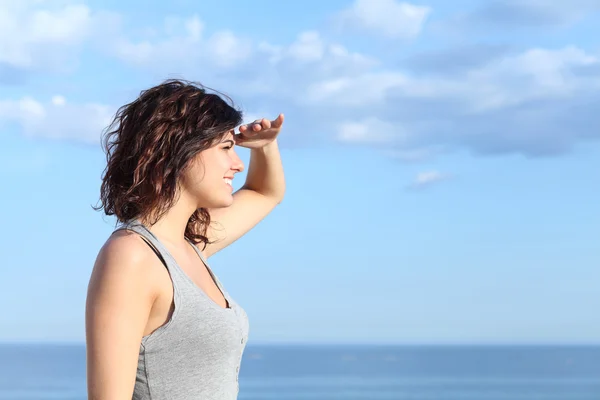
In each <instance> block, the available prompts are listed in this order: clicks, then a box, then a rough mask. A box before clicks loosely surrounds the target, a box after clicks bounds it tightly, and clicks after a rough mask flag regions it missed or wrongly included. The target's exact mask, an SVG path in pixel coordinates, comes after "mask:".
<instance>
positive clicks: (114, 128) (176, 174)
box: [94, 79, 242, 246]
mask: <svg viewBox="0 0 600 400" xmlns="http://www.w3.org/2000/svg"><path fill="white" fill-rule="evenodd" d="M213 92H214V91H213ZM219 94H221V95H222V93H219ZM219 94H215V93H209V92H208V90H207V88H206V87H205V86H202V85H201V84H198V83H194V82H189V81H182V80H175V79H169V80H167V81H164V82H163V83H161V84H160V85H158V86H155V87H152V88H150V89H147V90H144V91H142V92H141V94H140V96H139V97H138V98H137V99H136V100H135V101H133V102H132V103H129V104H126V105H124V106H122V107H121V108H119V110H118V111H117V113H116V115H115V117H114V119H113V121H112V122H111V124H110V125H109V126H108V127H107V129H106V133H105V135H104V140H103V148H104V150H105V152H106V159H107V165H106V168H105V169H104V172H103V176H102V185H101V189H100V202H101V205H100V206H98V207H94V208H95V209H96V210H100V209H103V210H104V212H105V214H106V215H115V216H116V218H117V220H118V221H120V222H125V221H129V220H132V219H144V220H148V221H150V223H151V224H153V223H155V222H156V221H157V220H158V219H159V218H160V217H161V216H162V215H164V213H166V212H167V211H168V209H169V208H170V207H171V206H172V205H173V204H174V203H175V201H176V195H177V193H178V192H177V188H178V183H179V179H180V177H181V176H182V172H183V171H184V170H185V169H186V167H187V166H188V164H189V162H190V161H191V160H192V159H193V158H194V156H196V155H197V154H198V153H199V152H201V151H202V150H205V149H207V148H209V147H211V146H213V145H214V144H215V143H217V142H218V141H219V140H221V139H222V138H223V136H224V135H226V134H227V133H228V132H229V131H231V130H232V129H234V128H235V127H236V126H238V125H239V124H240V123H241V121H242V112H241V111H240V110H238V109H236V108H234V106H233V102H232V101H231V99H230V98H229V97H227V96H225V95H222V96H223V97H225V98H226V99H227V100H228V101H229V102H226V101H225V100H224V99H223V98H222V97H220V96H219ZM209 224H210V215H209V213H208V211H207V210H206V209H204V208H199V209H197V210H196V211H195V212H194V213H193V214H192V216H191V217H190V219H189V220H188V223H187V227H186V230H185V236H186V237H187V238H188V239H189V240H190V241H192V242H193V243H195V244H198V243H204V246H206V244H208V243H209V239H208V237H207V229H208V226H209Z"/></svg>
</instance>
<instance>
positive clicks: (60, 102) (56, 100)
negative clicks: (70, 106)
mask: <svg viewBox="0 0 600 400" xmlns="http://www.w3.org/2000/svg"><path fill="white" fill-rule="evenodd" d="M66 103H67V100H66V99H65V98H64V97H63V96H60V95H56V96H53V97H52V104H54V105H55V106H64V105H65V104H66Z"/></svg>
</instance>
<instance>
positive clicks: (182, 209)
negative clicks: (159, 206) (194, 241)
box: [144, 196, 197, 247]
mask: <svg viewBox="0 0 600 400" xmlns="http://www.w3.org/2000/svg"><path fill="white" fill-rule="evenodd" d="M196 209H197V208H196V205H195V204H193V203H192V202H190V201H187V200H186V199H185V198H184V196H180V198H179V200H178V201H177V202H176V203H175V204H174V205H173V206H172V207H171V208H170V209H169V210H168V211H167V212H166V213H165V214H163V215H162V216H161V217H160V218H159V219H158V221H156V222H155V223H154V224H151V225H149V224H146V223H144V224H145V225H146V226H147V227H148V229H149V230H150V231H151V232H152V233H153V234H155V235H156V236H157V237H158V238H160V240H161V241H165V242H169V243H171V244H173V245H175V246H178V247H179V246H186V245H187V243H186V240H185V228H186V227H187V223H188V221H189V219H190V217H191V216H192V214H193V213H194V212H195V211H196Z"/></svg>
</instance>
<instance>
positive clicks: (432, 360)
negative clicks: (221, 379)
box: [0, 344, 600, 400]
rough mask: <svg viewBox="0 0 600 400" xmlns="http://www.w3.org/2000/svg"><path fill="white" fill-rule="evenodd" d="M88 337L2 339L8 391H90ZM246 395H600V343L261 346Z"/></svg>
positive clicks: (72, 396)
mask: <svg viewBox="0 0 600 400" xmlns="http://www.w3.org/2000/svg"><path fill="white" fill-rule="evenodd" d="M85 385H86V383H85V349H84V347H83V346H81V345H72V346H67V345H9V344H5V345H0V400H46V399H62V400H83V399H86V386H85ZM239 399H240V400H250V399H265V400H267V399H286V400H301V399H302V400H304V399H307V400H308V399H310V400H329V399H348V400H383V399H386V400H392V399H393V400H542V399H544V400H550V399H552V400H600V347H524V346H522V347H503V346H502V347H479V346H477V347H466V346H465V347H457V346H449V347H443V346H432V347H388V346H385V347H384V346H252V345H249V346H248V347H247V349H246V352H245V353H244V358H243V362H242V367H241V370H240V395H239Z"/></svg>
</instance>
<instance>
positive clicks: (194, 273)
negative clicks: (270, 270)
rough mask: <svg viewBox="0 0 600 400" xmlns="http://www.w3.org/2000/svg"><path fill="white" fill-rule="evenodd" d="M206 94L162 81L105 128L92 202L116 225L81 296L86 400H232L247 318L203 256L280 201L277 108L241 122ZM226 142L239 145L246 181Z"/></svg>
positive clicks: (231, 239)
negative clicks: (238, 184)
mask: <svg viewBox="0 0 600 400" xmlns="http://www.w3.org/2000/svg"><path fill="white" fill-rule="evenodd" d="M241 118H242V115H241V113H240V112H239V111H237V110H236V109H234V108H233V107H232V106H230V105H229V104H228V103H227V102H225V101H224V100H223V99H222V98H221V97H219V96H218V95H217V94H213V93H209V92H208V91H207V90H206V89H205V88H203V87H202V86H200V85H196V84H193V83H190V82H183V81H177V80H169V81H166V82H164V83H163V84H161V85H158V86H156V87H153V88H151V89H149V90H146V91H144V92H142V93H141V95H140V97H139V98H138V99H136V100H135V101H133V102H132V103H130V104H128V105H126V106H123V107H122V108H121V109H120V110H119V111H118V113H117V115H116V117H115V119H114V121H113V123H112V124H111V126H110V127H109V131H108V133H107V136H106V138H105V139H106V142H105V144H106V151H107V159H108V164H107V167H106V170H105V172H104V176H103V182H102V187H101V202H102V205H101V207H99V209H103V210H104V212H105V213H106V214H107V215H114V216H116V218H117V220H118V221H119V222H120V226H119V227H118V228H117V229H116V230H115V232H113V234H112V235H111V236H110V237H109V238H108V240H107V241H106V243H105V244H104V246H103V247H102V249H101V250H100V252H99V254H98V257H97V260H96V263H95V265H94V269H93V272H92V275H91V278H90V284H89V288H88V297H87V303H86V343H87V379H88V397H89V399H90V400H120V399H123V400H124V399H131V398H133V399H140V400H141V399H144V400H145V399H152V400H159V399H168V400H180V399H194V400H200V399H207V400H208V399H215V400H216V399H219V400H224V399H235V398H237V392H238V390H239V386H238V383H237V379H238V374H239V367H240V362H241V358H242V353H243V351H244V348H245V345H246V339H247V337H248V319H247V316H246V313H245V312H244V310H243V309H242V308H241V307H240V306H239V305H238V304H237V303H236V302H235V301H234V300H233V298H232V297H231V296H230V295H229V293H228V292H227V290H225V288H224V287H223V286H222V285H221V283H220V282H219V280H218V278H217V277H216V276H215V275H214V274H213V273H212V271H211V270H210V267H209V266H208V264H207V263H206V259H208V258H209V257H210V256H211V255H213V254H215V253H216V252H218V251H219V250H222V249H223V248H225V247H226V246H228V245H229V244H231V243H232V242H234V241H235V240H237V239H238V238H239V237H241V236H242V235H243V234H244V233H246V232H248V230H250V229H251V228H252V227H253V226H255V225H256V224H257V223H258V222H259V221H260V220H261V219H263V218H264V217H265V216H266V215H267V214H268V213H269V212H270V211H271V210H273V208H274V207H275V206H276V205H277V204H278V203H279V202H281V200H282V198H283V194H284V190H285V182H284V176H283V168H282V165H281V159H280V155H279V150H278V146H277V141H276V138H277V135H278V134H279V131H280V129H281V126H282V124H283V115H279V117H278V118H277V119H275V120H274V121H269V120H266V119H262V120H258V121H255V122H254V123H252V124H249V125H243V126H241V127H240V128H239V131H238V133H237V134H236V133H235V132H234V129H235V127H237V126H238V125H239V124H240V122H241ZM234 145H238V146H242V147H247V148H249V149H251V159H250V165H249V169H248V174H247V178H246V181H245V183H244V185H243V186H242V188H241V189H240V190H238V191H236V192H235V193H233V188H232V180H233V179H234V175H235V174H237V173H239V172H242V170H243V169H244V165H243V164H242V161H241V160H240V159H239V157H238V156H237V155H236V153H235V150H234Z"/></svg>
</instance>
